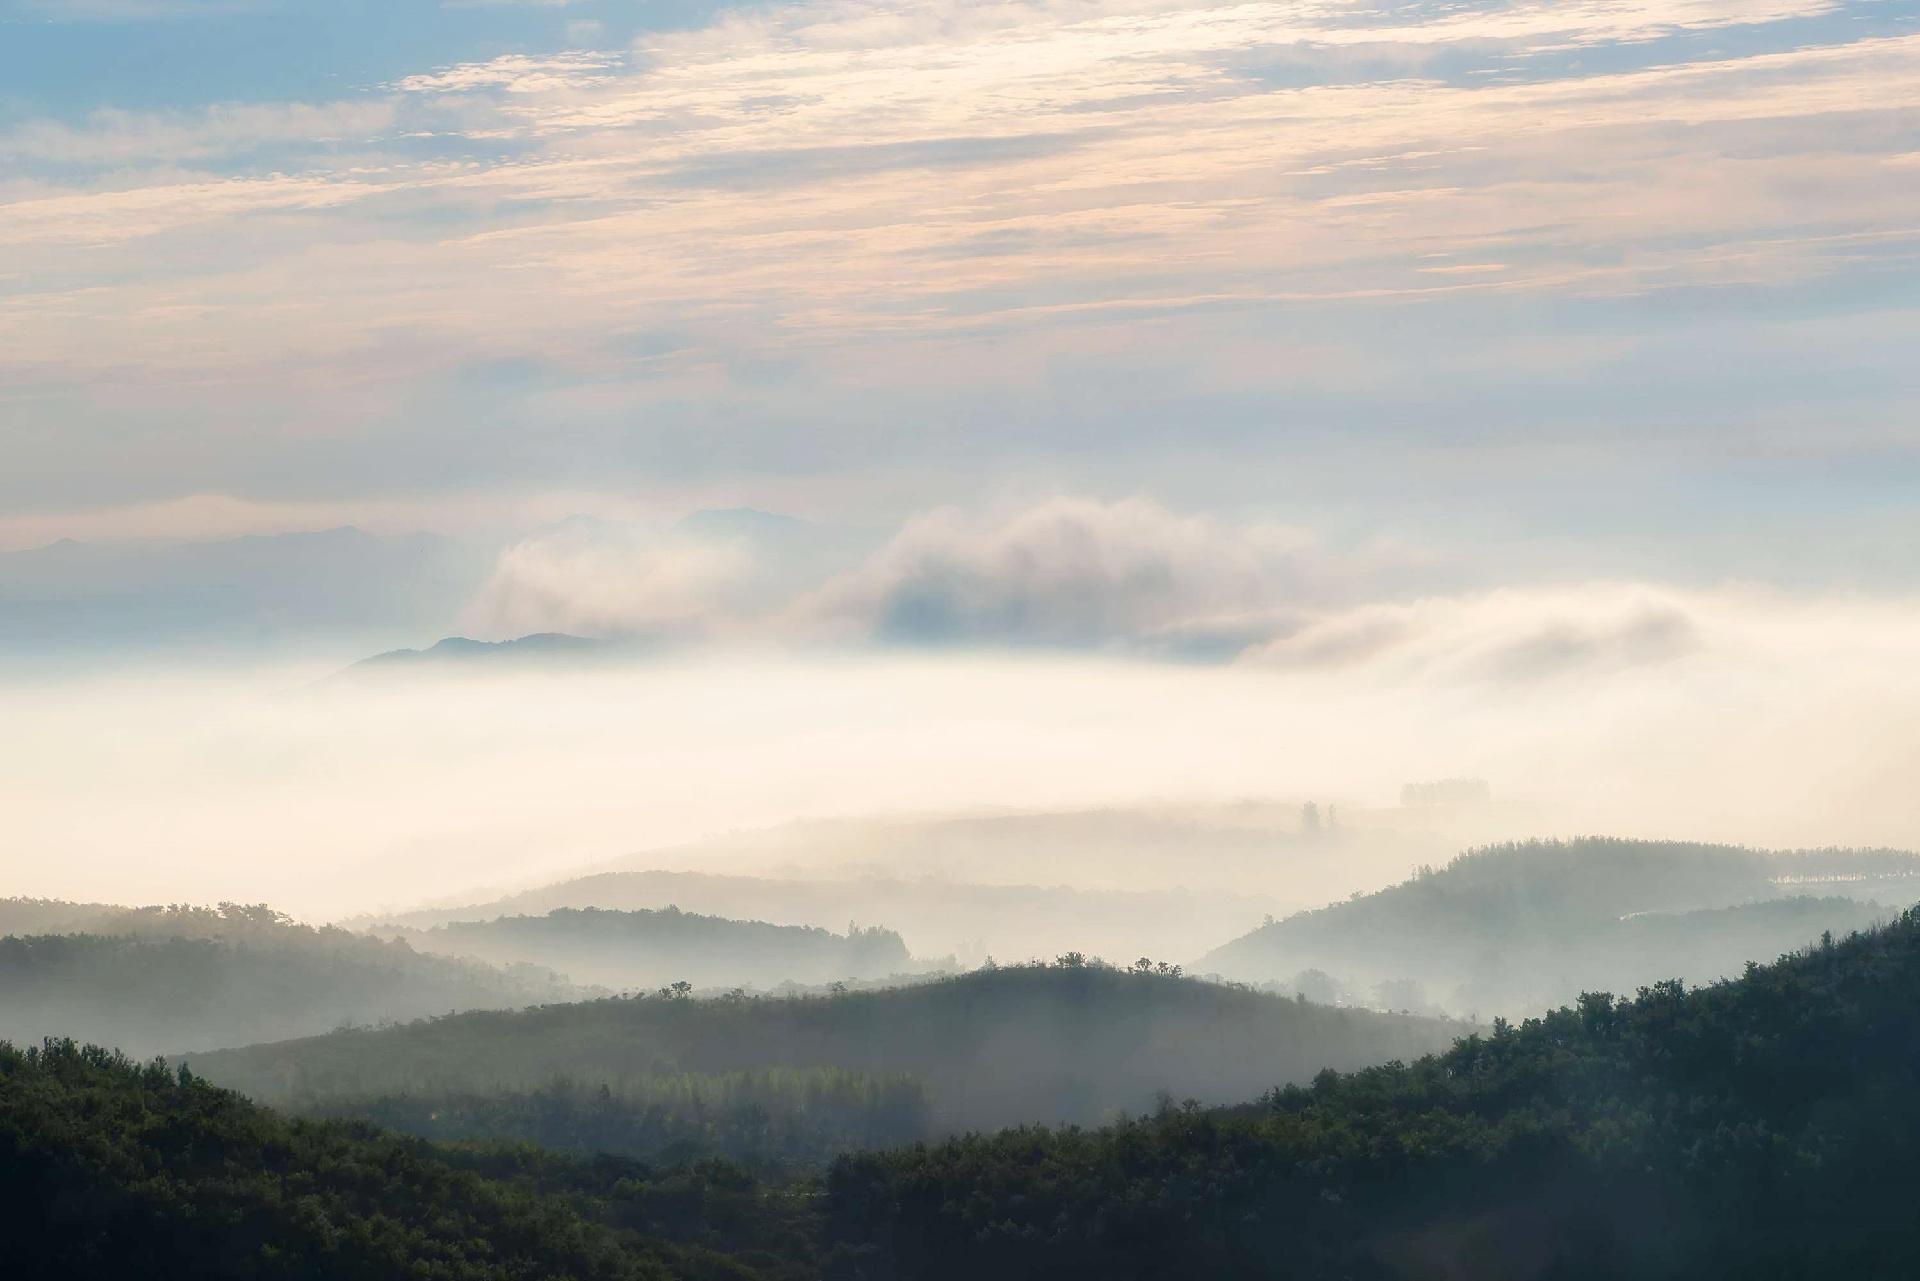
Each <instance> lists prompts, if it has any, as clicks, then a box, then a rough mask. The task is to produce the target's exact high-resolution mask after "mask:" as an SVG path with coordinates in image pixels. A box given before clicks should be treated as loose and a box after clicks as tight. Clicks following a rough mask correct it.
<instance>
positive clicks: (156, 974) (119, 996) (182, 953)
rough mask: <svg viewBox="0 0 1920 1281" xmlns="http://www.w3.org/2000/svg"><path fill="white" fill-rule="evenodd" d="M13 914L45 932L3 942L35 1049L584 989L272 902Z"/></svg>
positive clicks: (203, 1034)
mask: <svg viewBox="0 0 1920 1281" xmlns="http://www.w3.org/2000/svg"><path fill="white" fill-rule="evenodd" d="M0 919H8V920H12V921H14V922H16V923H22V924H28V925H30V926H31V927H32V928H35V929H37V930H40V931H46V932H39V933H33V934H10V935H8V936H5V937H0V1038H4V1039H7V1040H12V1041H15V1042H18V1043H22V1044H26V1043H30V1042H33V1041H37V1040H39V1039H41V1038H43V1037H47V1036H60V1037H74V1038H76V1039H81V1040H90V1041H97V1042H100V1043H102V1044H107V1045H115V1046H119V1047H121V1048H124V1049H126V1050H128V1051H129V1052H133V1053H139V1054H151V1053H155V1052H173V1051H179V1050H193V1049H204V1048H211V1047H216V1046H221V1045H238V1044H246V1043H250V1042H254V1041H258V1040H262V1039H273V1038H279V1037H287V1036H299V1035H303V1034H309V1033H314V1032H323V1031H327V1030H330V1029H332V1028H335V1027H339V1026H341V1025H343V1024H363V1023H374V1022H379V1021H382V1020H403V1019H414V1018H419V1017H421V1016H423V1015H427V1014H444V1013H446V1012H448V1011H449V1010H456V1009H499V1008H506V1007H511V1006H520V1005H528V1004H532V1003H535V1002H539V1001H552V1000H560V999H567V998H569V997H571V996H575V995H580V994H581V991H580V990H579V989H576V988H574V987H572V986H571V985H569V984H566V983H564V982H562V981H561V980H560V979H558V978H557V976H555V975H553V974H551V973H549V972H546V971H542V970H538V969H535V968H532V967H519V968H515V969H511V970H507V969H501V968H497V967H494V966H489V965H483V964H478V963H475V962H471V961H461V960H454V959H450V958H447V957H439V956H425V955H422V954H420V953H418V952H415V951H414V950H413V949H412V948H410V947H408V946H407V945H406V944H405V943H398V942H382V941H380V940H378V939H373V938H367V937H364V936H361V935H356V934H350V933H348V932H347V931H345V930H340V929H332V928H325V929H314V928H312V927H310V926H305V925H299V924H296V923H295V922H293V921H291V920H289V919H287V918H286V917H283V916H281V915H279V914H278V913H276V912H274V911H272V909H270V908H267V907H265V906H264V905H252V906H244V905H239V904H223V905H222V906H221V907H219V908H187V907H171V908H142V909H124V908H116V909H107V910H105V911H97V910H94V907H93V905H79V904H76V905H58V904H49V903H45V902H39V903H32V904H27V905H23V904H21V903H19V902H15V903H11V904H6V905H0ZM54 927H59V928H62V929H64V931H65V932H59V933H55V932H51V929H52V928H54Z"/></svg>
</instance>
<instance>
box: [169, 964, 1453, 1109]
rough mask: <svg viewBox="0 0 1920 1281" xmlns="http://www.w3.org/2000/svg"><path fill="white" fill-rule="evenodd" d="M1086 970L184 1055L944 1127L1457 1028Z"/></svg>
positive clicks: (1383, 1048)
mask: <svg viewBox="0 0 1920 1281" xmlns="http://www.w3.org/2000/svg"><path fill="white" fill-rule="evenodd" d="M1076 960H1077V959H1076V958H1069V962H1070V963H1068V964H1064V965H1054V966H1045V967H1042V966H1019V967H1008V968H1002V969H997V970H993V971H981V972H975V973H972V974H968V975H965V976H962V977H958V978H952V979H944V980H939V981H935V982H931V983H925V984H920V985H917V986H913V987H906V988H892V989H886V990H882V991H873V992H854V993H845V994H841V995H837V996H827V997H781V998H739V999H731V1000H729V999H721V1000H683V999H674V998H672V997H671V996H659V995H656V996H650V997H645V998H641V999H627V1000H620V999H612V1000H601V1001H590V1002H585V1003H581V1004H577V1005H564V1006H548V1007H544V1008H540V1009H533V1010H525V1011H520V1012H517V1013H510V1014H507V1013H499V1014H470V1015H461V1016H458V1017H452V1018H442V1019H435V1020H433V1021H431V1022H424V1023H416V1024H412V1025H409V1026H406V1027H397V1028H389V1029H382V1030H378V1031H367V1032H353V1033H343V1034H339V1035H332V1036H324V1037H315V1038H310V1039H307V1040H304V1041H291V1042H284V1043H281V1044H277V1045H262V1046H254V1047H250V1048H247V1049H240V1050H231V1051H227V1052H224V1053H217V1054H205V1055H196V1056H194V1057H193V1059H192V1060H191V1062H192V1066H193V1068H194V1070H195V1071H197V1072H202V1073H204V1074H205V1075H207V1076H208V1077H209V1078H210V1079H213V1080H215V1081H218V1082H220V1083H221V1084H225V1085H231V1086H233V1087H235V1088H237V1089H241V1090H244V1091H245V1092H247V1093H249V1094H252V1095H254V1096H255V1097H258V1098H262V1099H265V1100H268V1101H273V1100H298V1099H325V1098H337V1097H340V1096H369V1095H386V1094H397V1093H406V1092H411V1093H423V1092H428V1093H430V1092H435V1091H445V1090H469V1091H470V1090H476V1089H483V1090H484V1089H496V1088H502V1087H509V1088H515V1087H524V1086H528V1085H539V1084H543V1083H546V1082H549V1081H551V1080H552V1079H553V1078H555V1077H558V1076H565V1077H568V1078H571V1079H572V1080H574V1081H580V1082H587V1083H590V1084H597V1083H603V1082H604V1083H610V1084H614V1085H619V1084H621V1083H623V1082H629V1081H632V1080H634V1079H635V1078H643V1077H657V1076H661V1075H666V1074H676V1073H700V1074H718V1073H728V1072H739V1071H744V1070H752V1069H759V1068H769V1067H797V1068H838V1069H843V1070H846V1071H852V1072H859V1073H867V1074H909V1075H911V1076H913V1077H916V1078H918V1079H919V1080H920V1081H922V1082H923V1083H924V1085H925V1087H926V1090H927V1094H928V1098H929V1101H928V1105H927V1106H928V1108H929V1112H930V1120H929V1124H930V1125H931V1126H932V1127H933V1128H934V1129H936V1130H941V1129H959V1128H965V1127H972V1126H995V1125H1009V1124H1015V1123H1019V1122H1027V1121H1035V1122H1043V1121H1044V1122H1051V1121H1074V1122H1090V1121H1096V1120H1099V1119H1101V1118H1102V1117H1104V1116H1107V1115H1111V1114H1112V1113H1113V1112H1114V1111H1116V1110H1129V1111H1132V1110H1140V1109H1144V1108H1146V1107H1148V1106H1151V1104H1152V1102H1153V1099H1154V1097H1155V1094H1156V1092H1158V1091H1162V1090H1165V1091H1169V1092H1171V1093H1172V1094H1174V1095H1175V1096H1176V1097H1182V1098H1184V1097H1189V1096H1191V1097H1194V1098H1198V1099H1201V1100H1204V1101H1209V1102H1227V1101H1233V1100H1238V1099H1245V1098H1249V1097H1251V1096H1253V1095H1255V1094H1258V1093H1259V1092H1261V1091H1262V1090H1265V1089H1268V1088H1270V1087H1272V1086H1275V1085H1280V1084H1284V1083H1286V1082H1288V1081H1300V1080H1306V1079H1307V1078H1308V1077H1310V1076H1312V1075H1313V1074H1314V1073H1315V1072H1317V1071H1319V1070H1321V1069H1323V1068H1326V1067H1358V1066H1361V1065H1364V1064H1368V1063H1378V1062H1383V1061H1385V1060H1387V1059H1392V1058H1404V1057H1408V1056H1411V1055H1415V1054H1420V1053H1423V1052H1425V1051H1427V1050H1432V1049H1436V1048H1438V1047H1440V1046H1443V1045H1445V1044H1447V1043H1448V1042H1449V1041H1450V1040H1451V1039H1452V1038H1453V1036H1455V1035H1456V1034H1457V1033H1458V1032H1459V1031H1460V1030H1461V1029H1460V1027H1459V1025H1457V1024H1449V1023H1445V1022H1441V1021H1438V1020H1433V1019H1421V1018H1413V1017H1406V1016H1397V1015H1382V1014H1373V1013H1368V1012H1364V1011H1356V1010H1337V1009H1331V1008H1328V1007H1324V1006H1317V1005H1308V1004H1305V1003H1303V1002H1297V1001H1294V1000H1291V999H1287V998H1281V997H1273V996H1267V995H1262V994H1260V993H1256V992H1250V991H1246V990H1242V989H1235V988H1230V987H1223V986H1220V985H1217V984H1209V983H1200V982H1196V981H1193V980H1190V979H1181V978H1177V977H1174V976H1172V975H1169V974H1161V973H1143V972H1133V971H1125V972H1123V971H1117V970H1111V969H1105V968H1096V967H1093V966H1088V965H1085V964H1079V963H1075V962H1076Z"/></svg>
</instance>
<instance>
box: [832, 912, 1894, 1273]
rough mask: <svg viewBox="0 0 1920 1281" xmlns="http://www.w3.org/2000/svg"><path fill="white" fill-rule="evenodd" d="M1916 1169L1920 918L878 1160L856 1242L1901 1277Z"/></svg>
mask: <svg viewBox="0 0 1920 1281" xmlns="http://www.w3.org/2000/svg"><path fill="white" fill-rule="evenodd" d="M1916 1159H1920V909H1917V910H1915V911H1910V912H1908V913H1906V914H1905V915H1903V916H1902V917H1901V918H1899V920H1898V921H1897V922H1896V923H1894V924H1893V925H1892V926H1891V927H1889V928H1887V929H1885V930H1881V931H1877V932H1872V933H1868V934H1863V935H1858V936H1855V937H1852V938H1850V939H1847V940H1845V941H1843V942H1839V943H1834V942H1832V941H1831V940H1827V941H1824V942H1822V943H1821V944H1819V945H1816V946H1815V947H1814V948H1812V949H1809V950H1807V951H1806V952H1803V953H1801V954H1798V955H1795V956H1791V957H1788V958H1784V959H1783V960H1781V961H1780V962H1778V963H1777V964H1774V965H1771V966H1768V967H1764V968H1762V967H1755V968H1753V969H1752V970H1750V971H1749V972H1748V973H1747V974H1745V975H1744V976H1743V977H1742V978H1740V979H1738V980H1736V981H1733V982H1729V983H1725V984H1720V985H1716V986H1712V987H1707V988H1702V989H1697V990H1693V991H1688V990H1685V989H1684V988H1683V986H1682V985H1680V984H1678V983H1661V984H1657V985H1654V986H1652V987H1649V988H1646V989H1643V990H1642V991H1641V992H1640V993H1639V994H1638V995H1637V996H1634V997H1631V998H1625V999H1617V1000H1616V999H1614V998H1611V997H1608V996H1604V995H1594V996H1587V997H1583V998H1582V999H1581V1000H1580V1001H1579V1002H1578V1003H1577V1004H1576V1005H1574V1006H1571V1007H1567V1008H1562V1009H1560V1010H1557V1011H1555V1012H1554V1013H1552V1014H1549V1015H1547V1016H1545V1017H1544V1018H1539V1019H1530V1020H1527V1021H1526V1022H1525V1023H1524V1024H1521V1025H1519V1026H1513V1025H1509V1024H1507V1023H1505V1022H1497V1023H1496V1024H1495V1026H1494V1028H1493V1030H1492V1031H1491V1033H1490V1034H1488V1035H1475V1036H1471V1037H1468V1038H1466V1039H1464V1040H1463V1041H1461V1042H1460V1043H1459V1044H1458V1045H1456V1046H1455V1047H1454V1048H1453V1049H1451V1050H1449V1051H1447V1052H1445V1053H1443V1054H1439V1055H1435V1056H1432V1057H1429V1058H1424V1059H1420V1060H1418V1061H1415V1062H1412V1063H1410V1064H1402V1063H1391V1064H1388V1065H1386V1066H1382V1067H1376V1068H1372V1069H1368V1070H1365V1071H1361V1072H1356V1073H1351V1074H1346V1075H1342V1074H1338V1073H1327V1074H1325V1075H1324V1076H1322V1077H1320V1078H1317V1079H1316V1080H1315V1081H1314V1082H1313V1084H1312V1085H1311V1086H1308V1087H1294V1088H1288V1089H1284V1090H1280V1091H1276V1092H1274V1093H1272V1094H1270V1095H1268V1096H1267V1097H1266V1098H1265V1099H1263V1100H1262V1101H1261V1102H1259V1103H1257V1104H1253V1105H1248V1106H1244V1107H1240V1108H1235V1109H1229V1110H1223V1111H1215V1112H1206V1111H1186V1110H1181V1109H1168V1110H1166V1111H1164V1112H1163V1113H1162V1114H1161V1115H1159V1116H1156V1117H1152V1118H1146V1119H1140V1120H1135V1121H1130V1122H1127V1123H1124V1124H1120V1125H1116V1126H1113V1127H1109V1128H1106V1129H1102V1130H1098V1131H1091V1132H1089V1131H1075V1130H1052V1131H1049V1130H1041V1129H1022V1130H1011V1131H1008V1132H1005V1133H1002V1134H998V1135H991V1136H980V1137H968V1138H964V1139H955V1140H952V1141H949V1142H947V1143H943V1144H939V1145H934V1146H920V1147H915V1148H911V1149H905V1150H901V1151H896V1152H888V1153H875V1154H868V1155H863V1156H857V1157H851V1158H848V1159H846V1160H844V1161H842V1162H840V1163H839V1164H838V1165H837V1166H836V1167H835V1169H834V1172H833V1174H832V1180H831V1188H832V1196H831V1203H830V1204H831V1215H832V1229H831V1239H832V1240H833V1241H834V1242H835V1243H836V1245H837V1246H838V1248H839V1249H841V1250H842V1251H844V1252H847V1253H848V1254H849V1255H850V1256H852V1257H858V1258H860V1259H861V1260H863V1263H862V1267H863V1275H865V1276H868V1277H873V1278H882V1277H887V1278H892V1277H899V1278H907V1277H911V1278H919V1279H925V1281H938V1279H944V1278H954V1279H955V1281H958V1279H959V1278H978V1277H983V1276H994V1277H1000V1278H1041V1277H1045V1278H1050V1279H1053V1281H1058V1279H1060V1278H1081V1277H1085V1278H1094V1277H1098V1278H1127V1277H1140V1278H1145V1277H1171V1276H1206V1277H1243V1276H1244V1277H1269V1276H1288V1277H1304V1278H1406V1279H1408V1281H1411V1279H1413V1278H1428V1277H1460V1278H1467V1277H1473V1278H1480V1277H1490V1278H1543V1279H1544V1278H1550V1277H1551V1278H1588V1277H1591V1278H1600V1277H1625V1276H1631V1277H1674V1278H1680V1277H1687V1278H1698V1277H1729V1278H1731V1277H1833V1278H1841V1277H1846V1278H1854V1277H1896V1276H1907V1275H1911V1269H1912V1262H1913V1259H1914V1258H1915V1257H1916V1252H1917V1251H1920V1216H1916V1215H1915V1214H1914V1213H1913V1205H1912V1187H1913V1182H1912V1177H1911V1171H1912V1170H1913V1168H1914V1165H1915V1161H1916Z"/></svg>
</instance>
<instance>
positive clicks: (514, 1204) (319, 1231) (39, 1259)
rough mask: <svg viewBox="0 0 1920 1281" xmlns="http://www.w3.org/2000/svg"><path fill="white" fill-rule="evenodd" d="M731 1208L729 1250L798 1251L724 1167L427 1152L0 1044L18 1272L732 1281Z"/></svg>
mask: <svg viewBox="0 0 1920 1281" xmlns="http://www.w3.org/2000/svg"><path fill="white" fill-rule="evenodd" d="M733 1205H741V1206H745V1207H748V1208H750V1209H751V1210H752V1211H753V1217H752V1219H751V1220H746V1219H743V1218H742V1217H741V1215H740V1214H739V1213H738V1211H735V1212H734V1213H732V1214H730V1215H727V1216H726V1218H725V1221H724V1241H725V1243H726V1244H727V1245H729V1246H730V1247H734V1248H742V1249H744V1250H746V1251H747V1252H749V1253H751V1254H752V1255H753V1256H755V1257H759V1258H765V1259H770V1260H774V1261H776V1262H777V1261H779V1260H782V1259H792V1260H800V1259H803V1258H804V1257H805V1256H806V1255H807V1253H808V1251H809V1248H810V1236H809V1234H807V1233H805V1232H804V1231H803V1232H801V1233H798V1234H796V1233H795V1232H794V1231H793V1229H792V1225H790V1224H789V1223H788V1222H787V1218H786V1216H785V1215H783V1214H782V1212H781V1211H780V1208H779V1207H778V1206H776V1205H774V1204H773V1203H771V1202H769V1201H766V1200H764V1199H762V1198H759V1197H757V1196H755V1195H754V1193H753V1189H752V1187H751V1184H750V1182H745V1181H743V1180H742V1179H741V1178H740V1177H738V1176H728V1175H725V1174H724V1173H722V1177H721V1181H720V1182H719V1183H717V1184H716V1183H713V1182H711V1181H709V1180H706V1179H704V1178H702V1177H700V1176H698V1175H693V1174H682V1175H678V1176H672V1177H669V1178H667V1179H665V1180H658V1179H656V1177H655V1176H654V1174H653V1172H652V1171H650V1170H648V1169H647V1168H646V1167H644V1166H641V1165H639V1164H637V1163H634V1162H620V1161H614V1160H609V1159H601V1160H597V1161H592V1162H583V1161H570V1160H567V1159H565V1158H557V1157H547V1156H543V1155H541V1154H539V1153H537V1152H534V1151H532V1150H530V1149H520V1150H515V1149H477V1150H467V1151H453V1150H448V1149H435V1148H432V1147H430V1146H429V1145H427V1144H425V1143H423V1142H421V1141H419V1140H417V1139H407V1138H401V1137H399V1136H395V1135H391V1134H386V1133H383V1132H381V1131H378V1130H375V1129H373V1128H372V1127H370V1126H365V1125H354V1124H343V1123H338V1122H312V1121H289V1120H287V1119H286V1118H284V1117H281V1116H278V1115H276V1114H275V1113H273V1112H270V1111H268V1110H266V1109H265V1108H262V1107H259V1106H257V1105H255V1104H253V1103H250V1102H248V1101H247V1100H245V1099H243V1098H241V1097H239V1096H238V1095H235V1094H233V1093H231V1092H229V1091H226V1090H220V1089H215V1088H213V1087H211V1086H209V1085H207V1084H206V1083H205V1082H202V1081H197V1080H194V1079H192V1078H191V1076H190V1075H189V1074H186V1073H181V1074H178V1075H176V1074H174V1073H173V1072H170V1071H169V1070H168V1069H167V1068H166V1067H165V1066H163V1065H160V1064H157V1063H156V1064H151V1065H146V1066H142V1065H139V1064H136V1063H133V1062H131V1061H129V1060H127V1059H126V1058H124V1057H122V1056H120V1055H117V1054H111V1053H109V1052H107V1051H104V1050H100V1049H97V1048H94V1047H78V1046H75V1045H74V1044H73V1043H72V1042H70V1041H68V1042H49V1043H47V1044H46V1045H45V1046H44V1047H34V1048H32V1049H29V1050H25V1051H22V1050H17V1049H15V1048H13V1047H12V1046H10V1045H7V1044H5V1043H0V1206H4V1207H5V1210H4V1213H0V1221H4V1222H5V1223H6V1225H7V1231H6V1234H5V1237H4V1239H0V1264H4V1268H3V1269H0V1270H3V1271H4V1273H5V1275H6V1276H7V1277H9V1278H17V1279H18V1281H42V1279H43V1278H44V1279H46V1281H53V1279H55V1278H58V1279H59V1281H66V1279H67V1278H74V1277H140V1278H143V1279H144V1281H176V1279H177V1281H201V1279H202V1278H208V1277H248V1278H259V1279H261V1281H322V1279H323V1278H324V1279H326V1281H336V1279H339V1278H363V1279H367V1281H374V1279H381V1281H384V1279H385V1278H395V1279H396V1281H397V1279H399V1278H422V1277H431V1278H440V1279H443V1281H547V1279H549V1278H570V1279H574V1281H667V1278H674V1277H679V1278H693V1279H703V1281H704V1279H706V1278H712V1279H714V1281H720V1279H721V1278H726V1279H728V1281H748V1279H749V1278H752V1277H755V1276H759V1275H763V1274H762V1273H759V1272H757V1271H755V1270H754V1269H752V1268H750V1267H749V1266H746V1264H745V1263H744V1262H743V1261H741V1260H736V1259H728V1258H723V1257H721V1256H720V1255H719V1254H718V1253H716V1252H715V1251H713V1250H710V1249H708V1248H706V1246H705V1245H703V1244H702V1241H703V1240H713V1239H717V1238H718V1237H720V1236H721V1234H720V1233H718V1232H716V1225H715V1224H714V1223H713V1222H710V1221H709V1216H710V1215H711V1216H712V1217H714V1218H719V1217H720V1215H721V1214H724V1213H725V1211H726V1209H727V1208H728V1207H729V1206H733ZM669 1237H671V1238H674V1240H672V1241H669V1240H667V1239H664V1238H669ZM764 1275H768V1276H769V1281H775V1278H777V1277H780V1276H791V1275H795V1269H794V1268H793V1267H791V1266H782V1267H777V1268H776V1270H775V1271H774V1272H772V1273H770V1274H764Z"/></svg>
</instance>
